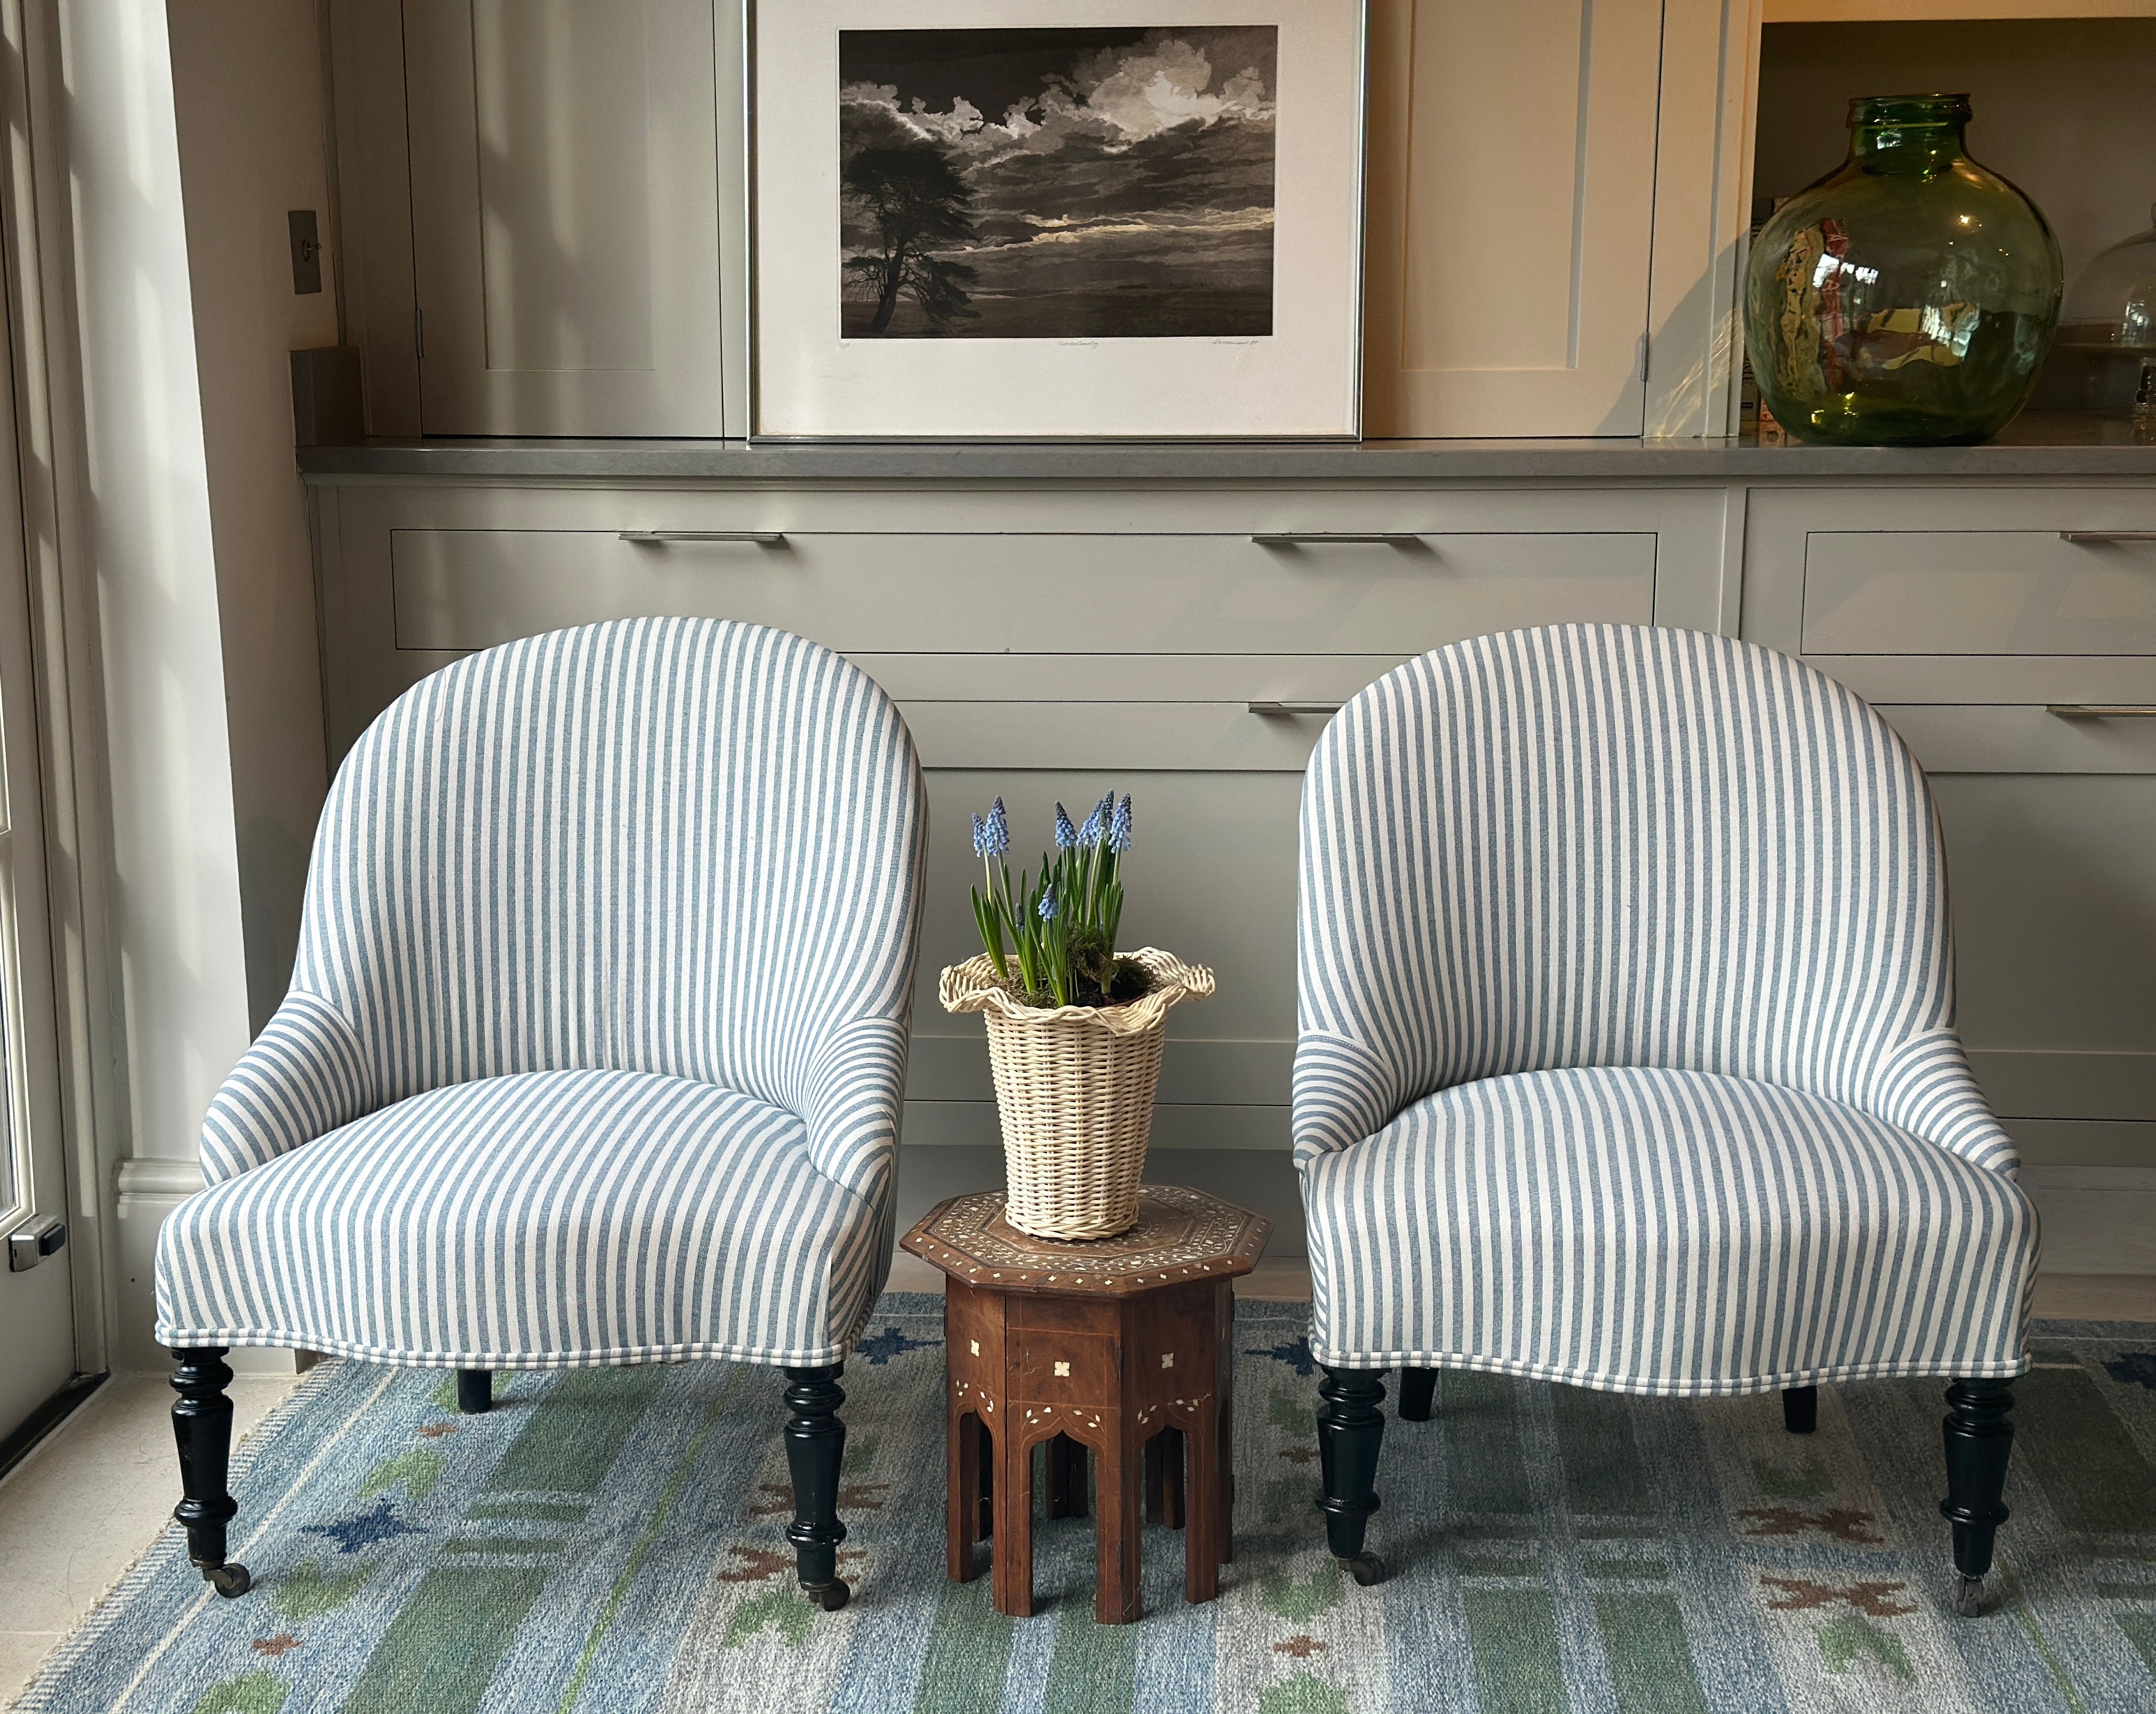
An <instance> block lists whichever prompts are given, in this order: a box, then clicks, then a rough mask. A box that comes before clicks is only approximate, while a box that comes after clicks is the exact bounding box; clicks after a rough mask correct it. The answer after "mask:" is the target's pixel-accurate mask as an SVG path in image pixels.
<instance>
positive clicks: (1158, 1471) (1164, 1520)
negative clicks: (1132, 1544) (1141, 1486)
mask: <svg viewBox="0 0 2156 1714" xmlns="http://www.w3.org/2000/svg"><path fill="white" fill-rule="evenodd" d="M1145 1485H1146V1509H1145V1515H1146V1522H1147V1523H1158V1524H1165V1525H1166V1526H1167V1527H1168V1528H1169V1529H1172V1530H1179V1529H1181V1528H1182V1527H1183V1519H1184V1518H1185V1516H1187V1515H1188V1499H1187V1496H1186V1493H1185V1486H1184V1480H1183V1430H1182V1429H1162V1430H1161V1431H1160V1432H1159V1433H1158V1434H1155V1435H1154V1436H1153V1437H1152V1439H1150V1440H1148V1441H1147V1442H1146V1444H1145Z"/></svg>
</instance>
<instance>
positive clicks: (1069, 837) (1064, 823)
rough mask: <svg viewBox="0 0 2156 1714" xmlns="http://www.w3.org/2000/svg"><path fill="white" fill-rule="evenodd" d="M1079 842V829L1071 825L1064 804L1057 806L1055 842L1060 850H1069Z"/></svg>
mask: <svg viewBox="0 0 2156 1714" xmlns="http://www.w3.org/2000/svg"><path fill="white" fill-rule="evenodd" d="M1077 843H1078V829H1076V828H1075V827H1073V826H1071V825H1070V814H1069V813H1068V812H1066V811H1065V808H1063V806H1062V805H1061V804H1060V803H1059V804H1057V805H1056V806H1055V844H1056V847H1057V849H1060V850H1065V851H1067V850H1069V849H1070V848H1071V847H1072V846H1073V845H1075V844H1077Z"/></svg>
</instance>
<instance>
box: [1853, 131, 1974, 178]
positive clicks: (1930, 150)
mask: <svg viewBox="0 0 2156 1714" xmlns="http://www.w3.org/2000/svg"><path fill="white" fill-rule="evenodd" d="M1967 126H1968V121H1966V120H1960V119H1952V120H1929V121H1923V122H1922V123H1917V124H1911V123H1908V122H1907V121H1885V122H1882V123H1878V124H1870V125H1852V126H1851V127H1850V131H1849V158H1850V160H1851V162H1853V163H1854V164H1855V165H1856V167H1858V168H1859V169H1860V170H1861V171H1862V172H1872V173H1890V174H1901V173H1914V174H1920V175H1929V174H1931V173H1934V172H1939V171H1940V170H1941V169H1943V168H1944V167H1948V166H1950V165H1952V164H1953V162H1955V161H1957V160H1958V159H1960V158H1961V157H1963V155H1966V154H1967V153H1968V152H1969V146H1968V143H1967V141H1966V140H1965V138H1964V136H1963V132H1964V131H1965V130H1966V129H1967Z"/></svg>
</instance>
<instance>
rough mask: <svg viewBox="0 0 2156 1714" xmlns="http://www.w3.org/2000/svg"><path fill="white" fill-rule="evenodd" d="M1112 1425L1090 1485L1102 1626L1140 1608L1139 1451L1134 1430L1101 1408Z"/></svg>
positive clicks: (1096, 1611)
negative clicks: (1095, 1501)
mask: <svg viewBox="0 0 2156 1714" xmlns="http://www.w3.org/2000/svg"><path fill="white" fill-rule="evenodd" d="M1101 1415H1102V1416H1104V1417H1106V1418H1108V1419H1109V1421H1110V1424H1111V1426H1110V1429H1109V1432H1108V1434H1107V1436H1106V1441H1105V1444H1104V1445H1102V1446H1101V1454H1100V1456H1101V1464H1100V1476H1101V1479H1100V1481H1098V1482H1097V1483H1096V1484H1095V1485H1094V1486H1095V1491H1096V1497H1097V1499H1098V1501H1099V1504H1098V1508H1097V1509H1098V1516H1097V1517H1096V1519H1095V1522H1094V1526H1093V1529H1094V1536H1093V1542H1094V1547H1093V1557H1094V1560H1095V1562H1096V1569H1095V1572H1094V1585H1093V1617H1094V1619H1095V1620H1096V1622H1097V1623H1099V1624H1130V1623H1131V1622H1132V1620H1134V1619H1137V1616H1138V1614H1140V1613H1141V1612H1142V1611H1143V1608H1142V1604H1141V1601H1140V1597H1139V1589H1138V1545H1139V1535H1138V1532H1139V1528H1140V1526H1139V1523H1138V1502H1139V1498H1140V1496H1139V1492H1138V1490H1139V1486H1140V1481H1141V1476H1142V1469H1141V1465H1142V1455H1141V1453H1140V1450H1139V1448H1138V1445H1137V1429H1136V1428H1135V1427H1134V1426H1132V1424H1130V1423H1129V1422H1128V1421H1127V1420H1126V1419H1124V1417H1123V1415H1122V1412H1120V1411H1116V1412H1109V1411H1103V1412H1102V1413H1101Z"/></svg>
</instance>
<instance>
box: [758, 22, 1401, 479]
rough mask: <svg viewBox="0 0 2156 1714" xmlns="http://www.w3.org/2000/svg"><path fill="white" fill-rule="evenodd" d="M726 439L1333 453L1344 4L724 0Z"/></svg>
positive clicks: (1351, 418) (1347, 432) (1342, 211)
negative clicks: (1187, 445) (729, 294)
mask: <svg viewBox="0 0 2156 1714" xmlns="http://www.w3.org/2000/svg"><path fill="white" fill-rule="evenodd" d="M746 3H747V8H748V33H749V40H750V44H751V48H750V62H749V89H748V98H749V99H748V108H749V115H750V120H749V125H750V136H749V172H750V178H751V183H750V227H751V233H752V244H751V250H750V271H751V277H752V291H751V304H750V319H751V343H752V353H753V363H754V367H753V373H752V403H751V431H750V432H751V433H752V435H754V436H756V437H757V438H758V439H938V440H982V439H1050V438H1060V437H1072V438H1080V439H1188V438H1195V437H1219V438H1223V439H1239V440H1248V439H1332V438H1353V436H1354V435H1355V434H1356V433H1357V432H1358V413H1359V397H1360V378H1361V358H1360V347H1361V339H1362V247H1363V233H1362V225H1363V35H1364V21H1363V0H1203V3H1193V4H1184V3H1181V0H1177V3H1174V4H1169V3H1167V0H762V3H759V0H746Z"/></svg>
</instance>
